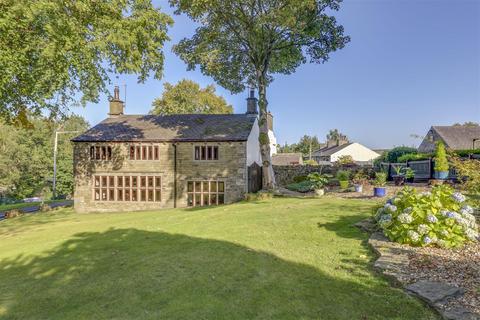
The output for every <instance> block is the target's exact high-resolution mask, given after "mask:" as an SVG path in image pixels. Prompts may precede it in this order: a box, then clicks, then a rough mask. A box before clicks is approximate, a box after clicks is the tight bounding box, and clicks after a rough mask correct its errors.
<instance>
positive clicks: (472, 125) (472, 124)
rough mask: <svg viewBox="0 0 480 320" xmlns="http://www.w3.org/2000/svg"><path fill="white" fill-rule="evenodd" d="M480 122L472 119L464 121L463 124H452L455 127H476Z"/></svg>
mask: <svg viewBox="0 0 480 320" xmlns="http://www.w3.org/2000/svg"><path fill="white" fill-rule="evenodd" d="M479 125H480V124H479V123H478V122H473V121H466V122H464V123H463V124H462V123H458V122H457V123H454V124H453V126H455V127H478V126H479Z"/></svg>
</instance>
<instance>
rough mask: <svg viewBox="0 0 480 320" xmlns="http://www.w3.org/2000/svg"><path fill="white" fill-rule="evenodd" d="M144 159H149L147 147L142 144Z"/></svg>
mask: <svg viewBox="0 0 480 320" xmlns="http://www.w3.org/2000/svg"><path fill="white" fill-rule="evenodd" d="M142 160H147V147H146V146H142Z"/></svg>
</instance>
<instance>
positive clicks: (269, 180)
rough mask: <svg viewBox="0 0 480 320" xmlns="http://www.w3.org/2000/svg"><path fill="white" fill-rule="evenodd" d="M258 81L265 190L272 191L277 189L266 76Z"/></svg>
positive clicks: (260, 77)
mask: <svg viewBox="0 0 480 320" xmlns="http://www.w3.org/2000/svg"><path fill="white" fill-rule="evenodd" d="M257 81H258V97H259V99H258V106H259V109H260V119H259V126H260V136H259V138H258V139H259V142H260V152H261V155H262V167H263V179H262V181H263V189H266V190H271V189H274V188H275V187H276V183H275V173H274V172H273V167H272V159H271V157H270V138H269V137H268V123H267V104H268V103H267V94H266V90H267V88H266V76H265V75H260V76H259V77H258V79H257Z"/></svg>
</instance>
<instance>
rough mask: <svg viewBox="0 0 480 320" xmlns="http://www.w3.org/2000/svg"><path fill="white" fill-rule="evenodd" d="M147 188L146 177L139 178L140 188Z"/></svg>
mask: <svg viewBox="0 0 480 320" xmlns="http://www.w3.org/2000/svg"><path fill="white" fill-rule="evenodd" d="M146 186H147V177H140V188H145V187H146Z"/></svg>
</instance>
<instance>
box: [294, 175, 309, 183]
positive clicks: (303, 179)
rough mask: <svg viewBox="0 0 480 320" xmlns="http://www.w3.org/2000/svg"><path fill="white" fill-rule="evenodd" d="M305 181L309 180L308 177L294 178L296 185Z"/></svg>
mask: <svg viewBox="0 0 480 320" xmlns="http://www.w3.org/2000/svg"><path fill="white" fill-rule="evenodd" d="M305 180H307V176H296V177H294V178H293V182H295V183H299V182H302V181H305Z"/></svg>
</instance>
